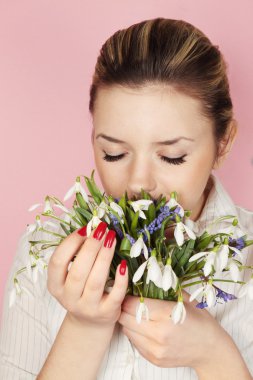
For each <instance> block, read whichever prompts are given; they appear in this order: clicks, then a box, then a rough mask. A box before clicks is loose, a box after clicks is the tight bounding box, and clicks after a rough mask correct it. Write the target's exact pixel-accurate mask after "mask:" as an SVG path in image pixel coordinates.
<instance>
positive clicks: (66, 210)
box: [54, 204, 72, 215]
mask: <svg viewBox="0 0 253 380" xmlns="http://www.w3.org/2000/svg"><path fill="white" fill-rule="evenodd" d="M54 207H57V208H59V209H60V210H62V211H64V212H65V213H66V214H71V212H70V210H69V209H68V208H67V207H65V206H63V205H59V204H58V205H56V204H55V205H54ZM71 215H72V214H71Z"/></svg>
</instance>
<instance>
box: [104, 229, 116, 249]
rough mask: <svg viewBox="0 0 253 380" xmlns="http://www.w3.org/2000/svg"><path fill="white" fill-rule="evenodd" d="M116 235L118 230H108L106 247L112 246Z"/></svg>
mask: <svg viewBox="0 0 253 380" xmlns="http://www.w3.org/2000/svg"><path fill="white" fill-rule="evenodd" d="M115 235H116V232H115V231H114V230H110V231H109V232H108V234H107V235H106V238H105V241H104V247H106V248H111V246H112V245H113V242H114V239H115Z"/></svg>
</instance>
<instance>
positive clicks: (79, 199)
mask: <svg viewBox="0 0 253 380" xmlns="http://www.w3.org/2000/svg"><path fill="white" fill-rule="evenodd" d="M76 200H77V202H78V204H79V206H80V207H82V208H84V209H85V210H89V207H88V205H87V203H86V202H85V200H84V198H83V196H82V194H81V193H79V192H78V193H76Z"/></svg>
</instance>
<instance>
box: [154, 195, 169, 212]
mask: <svg viewBox="0 0 253 380" xmlns="http://www.w3.org/2000/svg"><path fill="white" fill-rule="evenodd" d="M166 203H167V200H166V197H164V196H162V194H161V195H160V197H159V198H158V201H157V205H156V208H155V209H156V211H158V210H160V208H161V207H163V206H164V205H165V204H166Z"/></svg>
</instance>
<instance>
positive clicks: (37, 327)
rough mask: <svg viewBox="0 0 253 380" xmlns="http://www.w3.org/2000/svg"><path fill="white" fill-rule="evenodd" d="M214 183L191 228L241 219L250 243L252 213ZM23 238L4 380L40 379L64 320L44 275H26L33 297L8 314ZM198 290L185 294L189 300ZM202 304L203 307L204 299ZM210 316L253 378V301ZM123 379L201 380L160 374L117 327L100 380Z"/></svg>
mask: <svg viewBox="0 0 253 380" xmlns="http://www.w3.org/2000/svg"><path fill="white" fill-rule="evenodd" d="M210 178H211V180H212V181H213V186H212V188H211V191H210V193H209V195H208V198H207V201H206V203H205V206H204V208H203V210H202V213H201V215H200V217H199V219H198V221H197V222H192V228H193V230H194V231H195V232H196V233H201V232H203V231H204V229H205V227H206V226H207V225H208V223H209V222H210V221H212V220H214V219H215V218H217V217H219V216H222V215H234V216H237V217H238V219H239V226H240V228H241V229H242V231H243V232H244V233H245V234H247V235H248V237H247V238H248V239H252V235H253V211H249V210H246V209H244V208H242V207H239V206H235V205H234V203H233V201H232V200H231V198H230V197H229V195H228V194H227V192H226V191H225V189H224V188H223V186H222V184H221V182H220V181H219V179H218V178H217V177H216V176H215V175H214V174H212V175H211V177H210ZM229 223H231V221H230V222H229ZM226 226H227V222H226V221H222V222H221V224H220V227H221V228H223V227H226ZM37 233H38V232H37ZM23 236H24V235H22V236H21V238H20V240H19V242H18V248H17V252H16V256H15V258H14V261H13V265H12V267H11V270H10V272H9V277H8V280H7V283H6V288H5V297H4V305H3V315H2V325H1V335H0V354H1V362H0V378H1V379H3V380H18V379H19V380H30V379H35V378H36V375H37V374H38V373H39V372H40V370H41V368H42V367H43V364H44V362H45V360H46V358H47V355H48V353H49V351H50V349H51V347H52V344H53V342H54V340H55V337H56V335H57V333H58V330H59V328H60V325H61V323H62V322H63V319H64V317H65V314H66V310H65V309H64V308H63V307H62V305H61V304H60V303H59V302H58V301H57V300H56V299H55V298H54V297H53V296H52V295H51V294H50V293H49V292H48V290H47V288H46V275H41V274H39V276H40V278H39V280H38V281H37V282H36V284H34V283H33V282H32V281H31V280H30V279H29V278H28V276H27V274H26V272H24V273H23V274H22V281H21V285H24V286H25V287H26V288H28V289H29V290H30V292H31V293H32V295H33V296H32V297H31V296H28V295H26V294H25V293H23V294H22V296H21V297H20V298H19V297H18V298H19V299H18V300H17V301H16V304H15V305H14V306H13V307H12V308H11V309H9V307H8V301H9V291H10V290H11V289H12V287H13V282H12V279H13V275H14V273H15V272H16V271H17V270H18V269H20V268H21V267H24V266H25V265H26V263H27V259H28V251H27V248H29V246H30V245H29V243H27V239H24V238H23ZM43 236H44V237H46V238H47V237H48V238H49V239H50V236H49V235H48V236H47V235H46V234H45V233H44V235H43ZM238 237H239V236H238ZM36 238H37V235H36ZM33 239H34V238H33ZM242 253H243V258H244V260H243V261H242V262H243V264H244V265H253V246H250V247H248V248H245V249H244V250H243V251H242ZM45 272H46V271H45ZM249 278H250V271H243V272H242V273H241V277H240V278H239V280H240V281H247V280H249ZM20 280H21V278H20ZM217 285H218V284H217ZM197 286H198V285H195V286H192V287H190V288H186V289H185V290H186V291H187V292H188V293H190V294H191V293H192V292H193V291H194V290H195V289H196V287H197ZM219 287H220V288H221V289H223V290H224V291H227V292H229V293H233V294H235V295H236V294H237V292H238V290H239V288H240V285H239V284H234V283H225V282H220V283H219ZM198 300H199V301H201V299H198ZM208 311H209V312H210V313H211V314H212V315H213V317H215V318H216V319H217V320H218V321H219V323H220V324H221V325H222V327H223V328H224V329H225V330H226V331H227V332H228V333H229V334H230V336H231V337H232V338H233V340H234V342H235V343H236V345H237V347H238V348H239V350H240V352H241V354H242V356H243V358H244V360H245V362H246V364H247V366H248V368H249V370H250V372H251V374H252V375H253V301H250V300H249V298H248V297H243V298H239V299H236V300H234V301H228V302H227V303H219V304H217V305H216V306H214V307H213V308H211V309H208ZM221 360H222V358H221ZM119 379H121V380H195V379H197V376H196V373H195V371H194V370H193V369H192V368H188V367H178V368H161V367H158V366H155V365H153V364H152V363H150V362H148V361H147V360H146V359H145V358H144V357H142V356H141V355H140V354H139V353H138V351H137V350H136V349H135V348H134V347H133V346H132V344H131V343H130V341H129V339H128V338H127V337H126V336H125V335H124V334H123V333H122V332H121V327H120V325H119V324H118V323H117V324H116V328H115V331H114V334H113V337H112V339H111V342H110V345H109V347H108V349H107V351H106V353H105V355H104V358H103V361H102V362H101V366H100V369H99V372H98V374H97V380H119ZM84 380H85V374H84Z"/></svg>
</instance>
